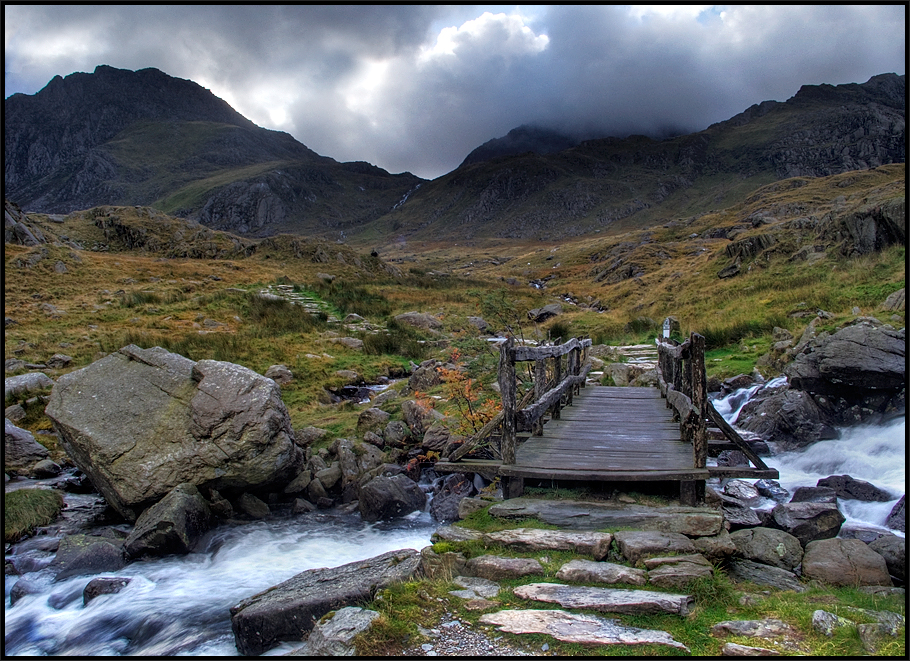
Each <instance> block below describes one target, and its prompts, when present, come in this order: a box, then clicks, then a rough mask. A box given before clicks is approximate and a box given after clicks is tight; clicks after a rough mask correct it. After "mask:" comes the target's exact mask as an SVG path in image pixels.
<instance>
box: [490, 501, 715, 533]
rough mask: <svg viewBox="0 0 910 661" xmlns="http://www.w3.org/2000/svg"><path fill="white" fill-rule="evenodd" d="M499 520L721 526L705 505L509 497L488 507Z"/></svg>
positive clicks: (576, 525)
mask: <svg viewBox="0 0 910 661" xmlns="http://www.w3.org/2000/svg"><path fill="white" fill-rule="evenodd" d="M489 513H490V515H491V516H494V517H497V518H502V519H524V518H536V519H540V520H541V521H544V522H545V523H549V524H551V525H555V526H559V527H560V528H570V529H576V530H577V529H583V530H591V529H598V528H627V529H632V530H656V531H662V532H667V533H680V534H683V535H692V536H701V535H716V534H717V533H719V532H720V531H721V529H722V527H723V517H722V516H721V514H720V512H718V511H717V510H714V509H710V508H707V507H648V506H646V505H636V504H623V503H588V502H580V501H573V500H541V499H533V498H511V499H509V500H506V501H503V502H501V503H497V504H495V505H493V506H492V507H490V509H489Z"/></svg>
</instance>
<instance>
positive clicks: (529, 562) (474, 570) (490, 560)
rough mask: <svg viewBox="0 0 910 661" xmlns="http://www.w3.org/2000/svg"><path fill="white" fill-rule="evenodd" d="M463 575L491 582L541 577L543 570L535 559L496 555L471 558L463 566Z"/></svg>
mask: <svg viewBox="0 0 910 661" xmlns="http://www.w3.org/2000/svg"><path fill="white" fill-rule="evenodd" d="M465 573H466V574H469V575H470V576H479V577H480V578H486V579H488V580H491V581H499V580H502V579H507V578H520V577H522V576H543V574H544V568H543V566H542V565H541V564H540V562H538V561H537V560H536V559H535V558H503V557H500V556H496V555H481V556H477V557H476V558H471V559H470V560H468V562H467V564H466V565H465Z"/></svg>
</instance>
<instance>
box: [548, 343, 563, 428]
mask: <svg viewBox="0 0 910 661" xmlns="http://www.w3.org/2000/svg"><path fill="white" fill-rule="evenodd" d="M553 360H555V361H556V363H555V368H554V369H553V379H554V383H555V384H556V385H557V386H558V385H559V384H560V383H562V356H556V357H555V358H554V359H553ZM561 406H562V397H560V398H559V399H558V400H556V403H555V404H553V411H552V413H551V414H550V417H551V418H552V419H553V420H559V409H560V408H561Z"/></svg>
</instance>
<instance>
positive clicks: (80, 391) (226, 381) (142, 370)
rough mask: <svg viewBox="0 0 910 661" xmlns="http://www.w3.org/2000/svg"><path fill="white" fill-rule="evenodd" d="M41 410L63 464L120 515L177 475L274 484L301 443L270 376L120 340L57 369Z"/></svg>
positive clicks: (231, 486) (204, 483) (129, 514)
mask: <svg viewBox="0 0 910 661" xmlns="http://www.w3.org/2000/svg"><path fill="white" fill-rule="evenodd" d="M46 413H47V415H48V417H49V418H51V420H52V421H53V424H54V427H55V429H56V430H57V432H58V434H59V435H60V439H61V444H62V445H63V447H64V449H65V450H66V451H67V453H68V454H69V455H70V457H71V458H72V459H73V462H74V463H75V464H76V465H77V466H78V467H79V468H80V470H82V471H83V472H84V473H86V474H87V475H88V476H89V477H90V479H91V480H92V483H93V484H94V485H95V486H96V487H97V488H98V490H99V491H100V492H101V493H102V495H103V496H104V497H105V499H106V500H107V502H108V503H109V504H110V505H111V506H112V507H113V508H114V509H116V510H117V512H118V513H119V514H120V515H121V516H123V517H124V518H125V519H127V520H128V521H134V520H135V519H136V517H137V516H138V515H139V513H140V512H141V511H142V510H144V509H145V508H146V507H148V506H150V505H152V504H153V503H155V502H157V501H158V500H160V499H161V498H162V497H163V496H164V495H165V494H167V493H168V492H169V491H171V490H172V489H173V488H174V487H176V486H177V485H179V484H182V483H184V482H188V483H191V484H194V485H196V486H197V487H199V488H202V489H213V488H214V489H217V490H218V491H221V492H224V491H235V492H239V491H242V490H247V489H257V488H259V489H261V488H266V487H268V486H272V485H274V486H278V485H280V486H282V487H283V486H284V484H286V483H287V482H289V481H290V479H291V478H293V477H294V476H295V475H296V474H297V470H298V468H299V467H300V464H301V462H302V460H303V450H302V449H301V448H299V447H297V446H296V445H295V443H294V432H293V429H292V428H291V422H290V417H289V416H288V412H287V409H286V408H285V406H284V403H283V402H282V401H281V393H280V391H279V388H278V386H277V384H276V383H275V382H274V381H272V380H271V379H266V378H265V377H262V376H260V375H258V374H256V373H255V372H253V371H252V370H249V369H247V368H245V367H241V366H240V365H234V364H232V363H225V362H219V361H214V360H201V361H199V362H193V361H191V360H189V359H187V358H184V357H183V356H179V355H177V354H173V353H170V352H168V351H165V350H164V349H161V348H160V347H155V348H152V349H140V348H139V347H137V346H134V345H129V346H126V347H124V348H122V349H120V350H119V351H117V352H115V353H113V354H110V355H109V356H107V357H105V358H102V359H101V360H99V361H96V362H95V363H92V364H91V365H89V366H88V367H85V368H83V369H81V370H77V371H75V372H70V373H69V374H65V375H63V376H62V377H60V379H58V381H57V384H56V385H55V386H54V389H53V391H52V392H51V397H50V403H49V404H48V406H47V409H46Z"/></svg>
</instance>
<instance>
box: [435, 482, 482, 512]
mask: <svg viewBox="0 0 910 661" xmlns="http://www.w3.org/2000/svg"><path fill="white" fill-rule="evenodd" d="M474 492H475V489H474V482H473V481H472V480H470V479H468V476H467V475H465V474H464V473H452V474H451V475H449V476H447V477H446V478H445V479H444V480H443V482H442V486H441V487H440V489H439V491H438V492H437V493H436V494H435V495H434V496H433V500H432V501H431V502H430V514H431V515H433V518H434V519H436V520H437V521H457V520H458V505H459V503H460V502H461V500H462V499H463V498H467V497H468V496H470V495H472V494H473V493H474Z"/></svg>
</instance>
